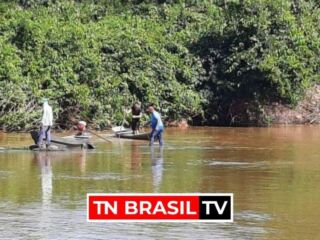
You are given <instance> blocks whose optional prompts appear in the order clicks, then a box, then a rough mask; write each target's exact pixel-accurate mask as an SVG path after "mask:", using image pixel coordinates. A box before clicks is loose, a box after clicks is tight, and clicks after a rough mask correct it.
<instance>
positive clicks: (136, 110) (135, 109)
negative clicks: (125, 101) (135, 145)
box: [131, 102, 142, 134]
mask: <svg viewBox="0 0 320 240" xmlns="http://www.w3.org/2000/svg"><path fill="white" fill-rule="evenodd" d="M131 113H132V120H131V129H132V133H133V134H137V133H139V127H140V118H141V116H142V114H141V104H140V103H138V102H135V103H134V104H133V105H132V108H131Z"/></svg>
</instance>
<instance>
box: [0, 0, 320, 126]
mask: <svg viewBox="0 0 320 240" xmlns="http://www.w3.org/2000/svg"><path fill="white" fill-rule="evenodd" d="M319 16H320V5H319V3H318V1H316V0H310V1H300V0H295V1H291V0H273V1H271V0H256V1H253V0H229V1H227V0H224V1H222V0H212V1H209V0H203V1H196V0H184V1H183V0H180V1H178V0H176V1H174V0H172V1H165V0H162V1H160V0H158V1H151V0H149V1H143V0H140V1H138V0H136V1H134V0H133V1H116V0H114V1H111V0H109V1H108V0H104V1H103V0H102V1H94V0H92V1H90V0H87V1H84V0H83V1H80V0H78V1H67V0H19V1H18V0H17V1H8V0H7V1H2V3H0V90H1V93H0V126H1V127H2V128H3V129H6V130H23V129H30V128H32V127H34V126H36V125H37V124H38V122H39V119H40V117H41V105H40V99H41V98H42V97H44V96H46V97H49V98H50V102H51V105H53V108H54V111H55V119H56V127H61V128H66V127H68V125H69V124H70V123H69V121H68V119H69V118H70V117H78V118H82V119H85V120H87V121H89V122H91V123H93V124H94V126H95V127H97V128H100V129H103V128H105V127H107V126H109V125H110V124H111V123H114V124H116V123H119V122H121V121H122V119H123V114H124V107H127V108H128V107H130V105H131V104H132V102H133V101H135V100H139V101H141V102H142V103H143V104H146V103H148V102H154V103H155V104H157V105H158V106H159V108H160V110H161V112H162V114H163V115H164V116H165V118H166V119H167V120H169V119H170V120H175V119H179V118H187V119H188V120H190V121H192V120H193V121H194V123H195V124H203V123H204V124H211V123H224V122H225V121H228V120H229V119H228V117H227V112H228V110H229V107H230V105H232V104H233V103H234V102H237V101H239V100H245V101H251V102H258V103H259V104H260V103H267V102H270V101H284V102H286V103H289V104H295V103H297V101H298V100H299V98H301V97H302V96H303V93H304V91H305V89H307V88H308V87H310V86H311V85H312V84H314V83H317V82H320V79H319V72H320V62H319V55H320V36H319V33H320V17H319Z"/></svg>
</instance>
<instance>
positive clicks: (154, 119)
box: [148, 104, 164, 146]
mask: <svg viewBox="0 0 320 240" xmlns="http://www.w3.org/2000/svg"><path fill="white" fill-rule="evenodd" d="M148 112H149V113H150V114H151V128H152V130H151V134H150V135H151V136H150V146H153V143H154V139H155V138H157V139H158V140H159V145H160V146H163V138H162V134H163V130H164V126H163V122H162V120H161V115H160V113H158V112H157V111H156V110H155V106H154V104H149V106H148Z"/></svg>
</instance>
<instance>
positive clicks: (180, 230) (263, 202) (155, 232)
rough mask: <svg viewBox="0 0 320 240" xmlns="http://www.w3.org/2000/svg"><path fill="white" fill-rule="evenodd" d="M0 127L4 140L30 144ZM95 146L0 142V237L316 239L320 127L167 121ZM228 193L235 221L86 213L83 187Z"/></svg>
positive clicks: (319, 201)
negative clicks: (158, 141) (150, 132)
mask: <svg viewBox="0 0 320 240" xmlns="http://www.w3.org/2000/svg"><path fill="white" fill-rule="evenodd" d="M31 143H32V142H31V141H30V140H29V136H28V135H25V134H3V133H2V134H0V146H26V145H28V144H31ZM96 145H97V149H96V150H92V151H91V150H90V151H86V150H74V151H71V152H48V153H46V152H38V153H37V152H31V151H30V152H29V151H9V152H0V238H1V239H172V238H174V239H288V240H289V239H290V240H291V239H320V230H319V225H320V218H319V216H320V207H319V204H320V188H319V184H320V148H319V146H320V127H318V126H290V127H273V128H190V129H187V130H177V129H167V130H166V133H165V147H164V149H163V150H161V149H159V147H158V146H155V147H154V148H153V149H150V147H149V146H148V145H147V143H146V142H143V141H123V140H115V141H113V142H112V143H107V142H99V143H97V144H96ZM88 192H94V193H97V192H102V193H116V192H146V193H153V192H154V193H157V192H163V193H193V192H207V193H223V192H226V193H234V213H235V215H234V222H233V223H149V224H148V223H87V222H86V193H88Z"/></svg>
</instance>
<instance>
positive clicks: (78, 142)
mask: <svg viewBox="0 0 320 240" xmlns="http://www.w3.org/2000/svg"><path fill="white" fill-rule="evenodd" d="M31 136H32V138H33V140H34V141H35V142H36V139H37V132H36V131H32V132H31ZM51 142H52V143H55V144H56V145H58V146H63V147H66V148H87V149H94V148H95V147H94V145H93V144H92V143H90V142H89V141H88V139H68V138H62V137H57V136H52V137H51Z"/></svg>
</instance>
